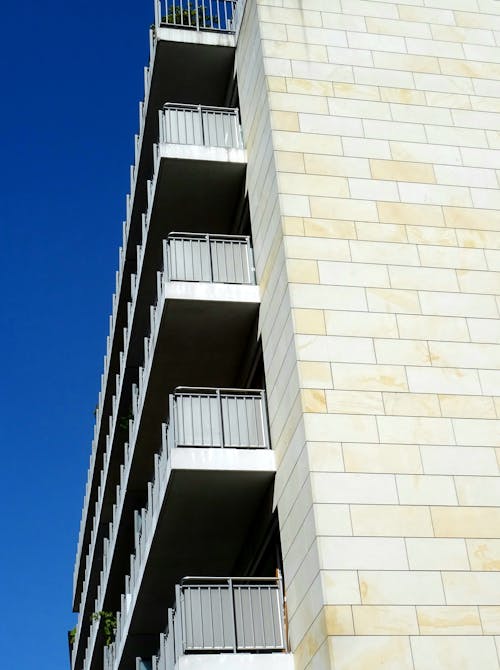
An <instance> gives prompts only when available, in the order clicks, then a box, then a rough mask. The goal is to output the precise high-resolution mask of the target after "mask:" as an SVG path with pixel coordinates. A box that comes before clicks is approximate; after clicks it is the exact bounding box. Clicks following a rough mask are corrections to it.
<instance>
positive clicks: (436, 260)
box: [418, 245, 486, 270]
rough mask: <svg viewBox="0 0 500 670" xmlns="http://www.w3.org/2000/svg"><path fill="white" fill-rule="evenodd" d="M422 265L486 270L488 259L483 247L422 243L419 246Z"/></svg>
mask: <svg viewBox="0 0 500 670" xmlns="http://www.w3.org/2000/svg"><path fill="white" fill-rule="evenodd" d="M418 252H419V256H420V259H421V261H422V265H425V266H426V267H432V268H458V269H470V270H485V269H486V259H485V256H484V252H483V250H482V249H465V248H463V247H446V248H443V247H442V246H432V245H422V246H420V247H419V250H418Z"/></svg>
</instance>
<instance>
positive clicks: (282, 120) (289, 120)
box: [271, 111, 300, 132]
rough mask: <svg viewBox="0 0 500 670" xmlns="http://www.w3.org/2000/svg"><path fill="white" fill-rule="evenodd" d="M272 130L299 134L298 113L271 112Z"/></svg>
mask: <svg viewBox="0 0 500 670" xmlns="http://www.w3.org/2000/svg"><path fill="white" fill-rule="evenodd" d="M271 128H272V129H273V130H288V131H294V132H299V131H300V126H299V115H298V114H297V112H277V111H271Z"/></svg>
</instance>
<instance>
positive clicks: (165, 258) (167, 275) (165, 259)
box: [163, 239, 171, 281]
mask: <svg viewBox="0 0 500 670" xmlns="http://www.w3.org/2000/svg"><path fill="white" fill-rule="evenodd" d="M168 250H169V241H168V239H166V240H163V272H164V274H165V278H166V280H167V281H170V279H171V277H170V263H169V258H168Z"/></svg>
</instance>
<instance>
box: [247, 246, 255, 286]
mask: <svg viewBox="0 0 500 670" xmlns="http://www.w3.org/2000/svg"><path fill="white" fill-rule="evenodd" d="M247 262H248V283H249V284H256V283H257V277H256V276H255V274H256V273H255V262H254V257H253V249H252V244H251V240H250V236H249V235H247Z"/></svg>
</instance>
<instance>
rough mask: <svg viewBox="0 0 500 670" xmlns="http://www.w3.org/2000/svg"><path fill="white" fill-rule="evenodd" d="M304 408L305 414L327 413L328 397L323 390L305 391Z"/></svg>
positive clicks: (303, 394)
mask: <svg viewBox="0 0 500 670" xmlns="http://www.w3.org/2000/svg"><path fill="white" fill-rule="evenodd" d="M301 395H302V408H303V410H304V412H326V411H327V409H326V397H325V392H324V391H323V390H322V389H303V390H302V391H301Z"/></svg>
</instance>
